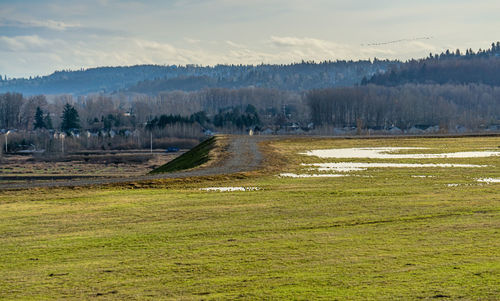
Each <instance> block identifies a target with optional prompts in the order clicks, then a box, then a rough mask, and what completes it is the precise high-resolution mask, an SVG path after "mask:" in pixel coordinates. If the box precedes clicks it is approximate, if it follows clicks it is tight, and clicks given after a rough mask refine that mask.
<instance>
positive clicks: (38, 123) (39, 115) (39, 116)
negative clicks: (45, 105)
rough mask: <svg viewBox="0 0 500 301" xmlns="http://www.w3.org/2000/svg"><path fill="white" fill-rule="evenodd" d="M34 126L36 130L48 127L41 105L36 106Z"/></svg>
mask: <svg viewBox="0 0 500 301" xmlns="http://www.w3.org/2000/svg"><path fill="white" fill-rule="evenodd" d="M33 128H34V129H35V130H37V129H46V128H47V124H46V123H45V119H44V118H43V111H42V109H40V107H37V108H36V113H35V123H34V124H33Z"/></svg>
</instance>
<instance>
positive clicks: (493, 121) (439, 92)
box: [307, 84, 500, 130]
mask: <svg viewBox="0 0 500 301" xmlns="http://www.w3.org/2000/svg"><path fill="white" fill-rule="evenodd" d="M307 102H308V104H309V106H310V110H311V118H312V121H313V122H314V123H316V124H318V125H322V124H328V125H333V126H337V127H345V126H351V127H360V126H362V127H364V128H373V129H389V128H391V127H398V128H400V129H403V130H404V129H410V128H412V127H415V126H427V127H429V126H435V125H439V126H440V127H441V128H443V129H450V128H452V127H455V126H463V127H467V128H468V129H481V128H485V127H487V126H489V125H500V87H492V86H487V85H478V84H469V85H450V84H447V85H416V84H406V85H401V86H396V87H384V86H376V85H367V86H360V87H350V88H336V89H324V90H315V91H311V92H309V93H308V94H307Z"/></svg>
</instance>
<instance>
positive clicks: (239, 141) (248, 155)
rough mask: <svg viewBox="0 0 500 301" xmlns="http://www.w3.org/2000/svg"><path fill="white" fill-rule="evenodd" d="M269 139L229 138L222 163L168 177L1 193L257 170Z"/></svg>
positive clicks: (0, 186) (27, 184) (77, 182)
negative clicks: (260, 147)
mask: <svg viewBox="0 0 500 301" xmlns="http://www.w3.org/2000/svg"><path fill="white" fill-rule="evenodd" d="M269 138H270V137H264V136H229V146H228V149H227V152H228V154H227V156H225V157H224V159H223V161H222V162H220V163H219V164H216V165H215V166H210V167H206V168H198V169H193V170H189V171H181V172H174V173H167V174H158V175H146V176H139V177H125V178H123V177H122V178H93V179H81V178H78V176H76V177H75V178H73V179H68V180H64V181H52V182H46V181H43V182H42V181H32V182H23V183H8V184H2V183H1V182H0V191H1V190H7V189H27V188H34V187H73V186H89V185H103V184H117V183H131V182H139V181H148V180H157V179H171V178H188V177H199V176H212V175H221V174H232V173H238V172H246V171H252V170H255V169H257V168H258V167H259V166H260V164H261V163H262V158H263V156H262V153H261V152H260V151H259V146H258V143H259V142H260V141H263V140H267V139H269Z"/></svg>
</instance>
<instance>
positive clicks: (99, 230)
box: [0, 137, 500, 300]
mask: <svg viewBox="0 0 500 301" xmlns="http://www.w3.org/2000/svg"><path fill="white" fill-rule="evenodd" d="M267 143H268V145H267V146H266V150H267V152H271V151H272V150H274V151H275V152H276V153H278V154H279V156H277V155H274V156H272V159H269V161H268V162H267V163H266V164H267V165H268V166H271V165H273V164H275V165H277V164H278V163H277V162H278V161H274V160H278V159H277V158H278V157H279V166H280V168H281V169H282V171H283V172H285V171H286V172H302V171H303V169H304V168H303V167H301V166H300V163H313V162H327V161H328V162H336V161H345V160H331V159H330V160H327V159H321V160H320V159H318V158H314V157H306V156H302V155H298V153H299V152H301V151H305V150H310V149H317V148H343V147H366V146H419V147H430V148H433V151H435V152H450V151H469V150H485V149H489V150H491V149H494V150H498V149H499V146H500V138H498V137H493V138H456V139H374V140H371V139H370V140H360V139H349V140H333V139H332V140H318V139H294V140H284V141H274V142H267ZM419 152H422V151H419ZM356 161H358V162H380V161H381V160H368V159H358V160H356ZM395 162H410V163H431V162H432V163H466V164H481V165H488V166H489V167H487V168H470V169H456V168H455V169H451V168H448V169H444V168H419V169H418V170H415V169H409V168H400V169H387V168H380V169H371V170H368V171H365V172H363V173H362V174H360V175H362V176H353V177H343V178H301V179H292V178H280V177H277V176H276V175H277V174H278V173H279V171H278V168H276V167H275V168H274V169H266V170H264V171H262V172H260V173H251V174H248V175H247V176H241V175H240V176H238V177H219V178H217V177H212V178H207V179H196V180H189V181H188V180H186V181H179V180H172V181H163V182H161V183H159V184H157V186H156V187H155V188H141V189H127V188H126V187H129V186H126V187H125V186H124V187H107V188H79V189H38V190H29V191H4V192H2V193H1V194H0V299H16V300H17V299H92V298H96V299H121V300H133V299H136V300H147V299H151V300H158V299H176V300H178V299H185V300H190V299H195V300H196V299H200V300H201V299H301V300H312V299H326V300H367V299H378V300H388V299H389V300H390V299H398V300H421V299H424V300H425V299H432V300H435V299H438V300H446V299H463V300H498V299H499V298H500V184H495V183H493V184H484V183H479V182H477V181H476V179H477V178H487V177H493V178H500V157H489V158H470V159H425V160H416V159H412V160H406V161H405V160H396V161H395ZM270 170H272V172H270ZM414 175H428V176H433V177H432V178H430V177H427V178H414V177H412V176H414ZM449 184H453V185H452V186H449ZM455 184H458V185H455ZM213 186H243V187H247V186H251V187H259V188H261V190H259V191H250V192H205V191H200V188H203V187H213Z"/></svg>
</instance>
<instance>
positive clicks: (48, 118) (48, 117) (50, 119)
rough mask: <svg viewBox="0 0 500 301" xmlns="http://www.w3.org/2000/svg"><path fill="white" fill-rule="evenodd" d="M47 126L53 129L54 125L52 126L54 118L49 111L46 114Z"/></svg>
mask: <svg viewBox="0 0 500 301" xmlns="http://www.w3.org/2000/svg"><path fill="white" fill-rule="evenodd" d="M44 120H45V127H46V128H47V129H49V130H51V129H53V128H54V127H53V126H52V118H50V113H47V115H45V119H44Z"/></svg>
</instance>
